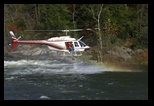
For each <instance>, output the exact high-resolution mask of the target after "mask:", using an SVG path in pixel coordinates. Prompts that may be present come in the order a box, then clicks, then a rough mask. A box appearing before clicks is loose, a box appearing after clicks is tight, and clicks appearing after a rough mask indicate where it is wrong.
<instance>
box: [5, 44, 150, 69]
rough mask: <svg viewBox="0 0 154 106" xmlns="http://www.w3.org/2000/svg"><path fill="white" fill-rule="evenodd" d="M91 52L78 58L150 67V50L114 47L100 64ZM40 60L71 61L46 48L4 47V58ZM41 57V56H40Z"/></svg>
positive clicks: (28, 46)
mask: <svg viewBox="0 0 154 106" xmlns="http://www.w3.org/2000/svg"><path fill="white" fill-rule="evenodd" d="M90 53H91V51H88V52H84V53H83V55H82V56H81V57H77V58H79V59H80V60H82V61H84V62H91V63H97V64H102V63H103V64H106V65H115V66H119V65H120V66H121V65H122V66H129V65H134V66H138V65H142V66H148V49H138V50H135V51H133V50H131V49H129V48H124V47H113V49H111V50H109V51H106V52H105V53H104V54H103V61H102V62H98V61H97V58H94V57H95V56H94V55H91V54H90ZM38 55H39V59H49V57H50V59H59V60H66V61H67V60H69V61H71V59H69V58H66V57H63V56H58V54H57V52H54V51H51V50H49V49H48V48H47V47H44V46H40V47H38V46H35V45H18V46H17V48H15V50H11V49H10V48H9V47H5V46H4V57H12V58H14V57H15V58H18V59H20V58H32V59H35V58H38ZM40 55H41V56H40ZM79 59H78V60H79Z"/></svg>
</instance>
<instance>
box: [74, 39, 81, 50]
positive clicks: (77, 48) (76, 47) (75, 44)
mask: <svg viewBox="0 0 154 106" xmlns="http://www.w3.org/2000/svg"><path fill="white" fill-rule="evenodd" d="M73 46H74V50H75V51H79V48H80V45H79V42H77V41H75V42H73Z"/></svg>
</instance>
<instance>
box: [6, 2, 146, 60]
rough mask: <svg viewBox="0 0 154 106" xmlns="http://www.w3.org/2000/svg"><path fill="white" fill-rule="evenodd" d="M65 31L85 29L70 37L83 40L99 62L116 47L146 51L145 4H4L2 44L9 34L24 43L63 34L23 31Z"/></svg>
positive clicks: (71, 34) (70, 33) (71, 33)
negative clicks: (22, 40) (17, 37)
mask: <svg viewBox="0 0 154 106" xmlns="http://www.w3.org/2000/svg"><path fill="white" fill-rule="evenodd" d="M87 28H90V29H91V30H90V31H86V29H87ZM64 29H85V30H83V31H82V32H69V35H70V36H72V37H76V38H79V37H81V36H84V38H83V41H84V42H85V43H86V44H87V45H89V46H91V48H92V49H91V51H90V52H89V54H90V55H92V56H93V59H94V60H97V61H98V62H103V61H104V60H105V55H106V54H108V52H107V51H109V50H111V49H112V48H113V47H116V46H117V47H125V48H129V49H131V50H133V51H137V50H139V49H141V50H143V49H148V4H4V41H6V39H8V32H9V31H10V30H12V31H13V32H14V33H15V34H16V35H17V36H21V37H22V38H24V39H48V38H50V37H54V36H62V35H65V33H62V32H34V31H33V32H28V31H25V30H64ZM5 43H7V42H4V44H5ZM145 55H148V54H145ZM145 55H144V56H145ZM146 57H147V56H146Z"/></svg>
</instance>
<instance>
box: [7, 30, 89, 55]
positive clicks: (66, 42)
mask: <svg viewBox="0 0 154 106" xmlns="http://www.w3.org/2000/svg"><path fill="white" fill-rule="evenodd" d="M82 30H83V29H74V30H56V31H62V32H66V36H61V37H51V38H49V39H47V40H20V38H21V36H20V37H19V38H16V36H15V34H14V33H13V31H10V32H9V33H10V36H11V44H9V45H10V46H11V49H14V48H15V47H16V45H17V44H18V43H19V44H39V45H46V46H48V48H49V49H50V50H53V51H58V52H61V55H62V56H81V55H82V53H81V52H84V51H86V50H89V49H90V47H89V46H87V45H86V44H85V43H84V42H83V41H81V39H82V38H83V37H84V36H82V37H81V38H79V39H75V38H72V37H70V36H68V35H67V33H68V32H70V31H82ZM87 30H90V29H87ZM29 31H32V30H29ZM33 31H34V30H33ZM39 31H42V30H39ZM46 31H49V30H46ZM50 31H52V30H50Z"/></svg>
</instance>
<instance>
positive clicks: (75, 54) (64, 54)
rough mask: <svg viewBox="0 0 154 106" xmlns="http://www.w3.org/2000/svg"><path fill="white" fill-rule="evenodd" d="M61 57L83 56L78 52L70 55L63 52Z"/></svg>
mask: <svg viewBox="0 0 154 106" xmlns="http://www.w3.org/2000/svg"><path fill="white" fill-rule="evenodd" d="M61 56H82V54H81V53H80V54H77V53H76V52H70V53H65V52H63V54H62V55H61Z"/></svg>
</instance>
